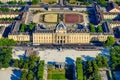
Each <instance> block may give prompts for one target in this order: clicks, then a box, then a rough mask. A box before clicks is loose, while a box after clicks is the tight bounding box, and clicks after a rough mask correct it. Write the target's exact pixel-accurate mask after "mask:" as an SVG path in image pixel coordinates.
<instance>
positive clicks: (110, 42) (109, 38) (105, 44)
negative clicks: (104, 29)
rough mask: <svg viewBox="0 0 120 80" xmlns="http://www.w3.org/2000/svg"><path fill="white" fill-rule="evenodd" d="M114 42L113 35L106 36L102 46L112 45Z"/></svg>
mask: <svg viewBox="0 0 120 80" xmlns="http://www.w3.org/2000/svg"><path fill="white" fill-rule="evenodd" d="M114 44H115V40H114V37H112V36H108V37H107V40H106V41H105V42H104V46H113V45H114Z"/></svg>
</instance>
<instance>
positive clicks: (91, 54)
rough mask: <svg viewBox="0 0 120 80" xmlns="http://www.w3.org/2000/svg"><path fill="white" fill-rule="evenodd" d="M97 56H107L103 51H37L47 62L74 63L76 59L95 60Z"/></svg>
mask: <svg viewBox="0 0 120 80" xmlns="http://www.w3.org/2000/svg"><path fill="white" fill-rule="evenodd" d="M98 54H107V52H105V51H100V50H98V51H77V50H63V51H58V50H55V49H53V50H49V49H48V50H44V51H39V56H40V58H41V59H42V60H45V62H46V63H48V62H66V59H67V58H70V59H71V60H73V61H75V60H76V58H77V57H82V59H83V60H88V59H89V60H91V59H95V57H96V56H97V55H98Z"/></svg>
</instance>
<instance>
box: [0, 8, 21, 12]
mask: <svg viewBox="0 0 120 80" xmlns="http://www.w3.org/2000/svg"><path fill="white" fill-rule="evenodd" d="M0 12H19V9H15V10H14V9H9V8H6V7H3V8H0Z"/></svg>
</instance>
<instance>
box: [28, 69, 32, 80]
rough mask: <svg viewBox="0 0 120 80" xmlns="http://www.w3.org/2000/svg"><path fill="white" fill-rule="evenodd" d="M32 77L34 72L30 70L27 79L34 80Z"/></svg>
mask: <svg viewBox="0 0 120 80" xmlns="http://www.w3.org/2000/svg"><path fill="white" fill-rule="evenodd" d="M32 78H33V72H32V71H31V70H30V71H29V72H28V74H27V79H28V80H32Z"/></svg>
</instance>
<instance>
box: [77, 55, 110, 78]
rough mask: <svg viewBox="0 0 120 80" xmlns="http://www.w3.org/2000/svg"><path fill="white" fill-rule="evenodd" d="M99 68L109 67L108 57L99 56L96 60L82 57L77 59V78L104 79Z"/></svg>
mask: <svg viewBox="0 0 120 80" xmlns="http://www.w3.org/2000/svg"><path fill="white" fill-rule="evenodd" d="M99 68H108V58H107V57H104V56H97V57H96V59H95V60H91V61H90V60H88V61H87V62H85V61H83V60H82V59H81V58H79V57H78V58H77V59H76V72H77V80H87V79H89V80H102V79H101V75H100V73H99Z"/></svg>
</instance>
